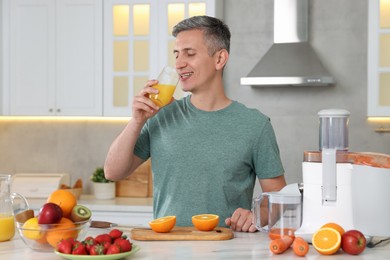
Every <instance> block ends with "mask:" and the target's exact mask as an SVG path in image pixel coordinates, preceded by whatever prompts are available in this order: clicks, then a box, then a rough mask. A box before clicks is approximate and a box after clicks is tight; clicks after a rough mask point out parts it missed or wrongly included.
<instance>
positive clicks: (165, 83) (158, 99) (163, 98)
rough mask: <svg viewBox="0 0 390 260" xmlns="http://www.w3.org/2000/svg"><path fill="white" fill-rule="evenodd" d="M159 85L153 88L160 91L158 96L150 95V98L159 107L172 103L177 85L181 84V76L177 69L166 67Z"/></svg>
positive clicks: (160, 76) (159, 79)
mask: <svg viewBox="0 0 390 260" xmlns="http://www.w3.org/2000/svg"><path fill="white" fill-rule="evenodd" d="M157 80H158V84H157V85H154V86H153V88H155V89H158V91H159V92H158V93H157V94H149V98H150V99H151V100H152V101H153V102H154V103H155V104H156V105H157V106H159V107H163V106H166V105H168V104H169V103H170V102H171V99H172V97H173V93H174V92H175V89H176V85H177V83H178V82H179V74H177V72H176V69H175V68H172V67H170V66H166V67H164V69H163V70H162V71H161V73H160V75H159V76H158V78H157Z"/></svg>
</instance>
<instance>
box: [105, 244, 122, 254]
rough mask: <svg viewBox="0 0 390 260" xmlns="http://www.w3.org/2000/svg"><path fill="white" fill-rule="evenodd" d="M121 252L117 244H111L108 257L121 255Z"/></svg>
mask: <svg viewBox="0 0 390 260" xmlns="http://www.w3.org/2000/svg"><path fill="white" fill-rule="evenodd" d="M120 252H121V249H120V247H119V246H118V245H116V244H111V245H110V247H109V248H108V250H107V253H106V254H107V255H113V254H119V253H120Z"/></svg>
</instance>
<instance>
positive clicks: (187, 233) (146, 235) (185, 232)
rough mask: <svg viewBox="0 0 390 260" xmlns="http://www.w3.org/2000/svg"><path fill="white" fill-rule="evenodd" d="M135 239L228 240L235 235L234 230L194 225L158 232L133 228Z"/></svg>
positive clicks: (133, 237) (132, 235)
mask: <svg viewBox="0 0 390 260" xmlns="http://www.w3.org/2000/svg"><path fill="white" fill-rule="evenodd" d="M131 237H132V239H134V240H143V241H153V240H187V241H189V240H192V241H193V240H228V239H232V238H233V237H234V235H233V232H232V230H230V229H229V228H224V227H216V228H215V229H214V230H213V231H199V230H197V229H196V228H194V227H174V228H173V229H172V230H171V231H170V232H168V233H157V232H154V231H153V230H151V229H142V228H134V229H132V230H131Z"/></svg>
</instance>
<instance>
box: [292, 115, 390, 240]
mask: <svg viewBox="0 0 390 260" xmlns="http://www.w3.org/2000/svg"><path fill="white" fill-rule="evenodd" d="M318 115H319V121H320V122H319V123H320V131H319V132H320V138H319V149H320V150H319V151H312V152H310V151H307V152H304V160H303V163H302V173H303V206H302V224H301V227H300V228H299V229H298V230H296V232H295V235H296V236H301V237H303V238H304V239H305V240H306V241H308V242H311V238H312V235H313V233H314V232H315V231H317V230H318V229H319V228H320V227H321V226H322V225H324V224H325V223H328V222H335V223H337V224H339V225H341V226H342V227H343V228H344V229H345V230H350V229H357V230H359V231H361V232H362V233H363V234H364V235H365V236H368V237H374V236H381V237H390V223H389V221H390V202H389V198H390V155H386V154H379V153H364V152H361V153H360V152H356V153H354V152H349V151H348V149H349V147H348V124H349V112H348V111H346V110H340V109H325V110H321V111H320V112H319V113H318ZM288 186H289V185H288Z"/></svg>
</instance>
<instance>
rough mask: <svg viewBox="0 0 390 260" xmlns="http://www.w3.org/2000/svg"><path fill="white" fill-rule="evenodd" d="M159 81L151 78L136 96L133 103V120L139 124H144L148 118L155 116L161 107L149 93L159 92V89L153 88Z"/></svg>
mask: <svg viewBox="0 0 390 260" xmlns="http://www.w3.org/2000/svg"><path fill="white" fill-rule="evenodd" d="M157 83H158V81H157V80H149V81H148V82H146V84H145V87H144V88H143V89H142V90H141V92H140V93H139V94H138V95H137V96H135V97H134V99H133V104H132V111H133V113H132V120H135V121H137V123H139V124H144V123H145V122H146V120H148V119H149V118H151V117H152V116H154V115H155V114H156V113H157V112H158V110H159V109H160V107H158V106H157V105H156V104H154V103H153V101H152V100H151V99H150V98H149V94H157V93H158V90H157V89H155V88H153V86H154V85H156V84H157Z"/></svg>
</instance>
